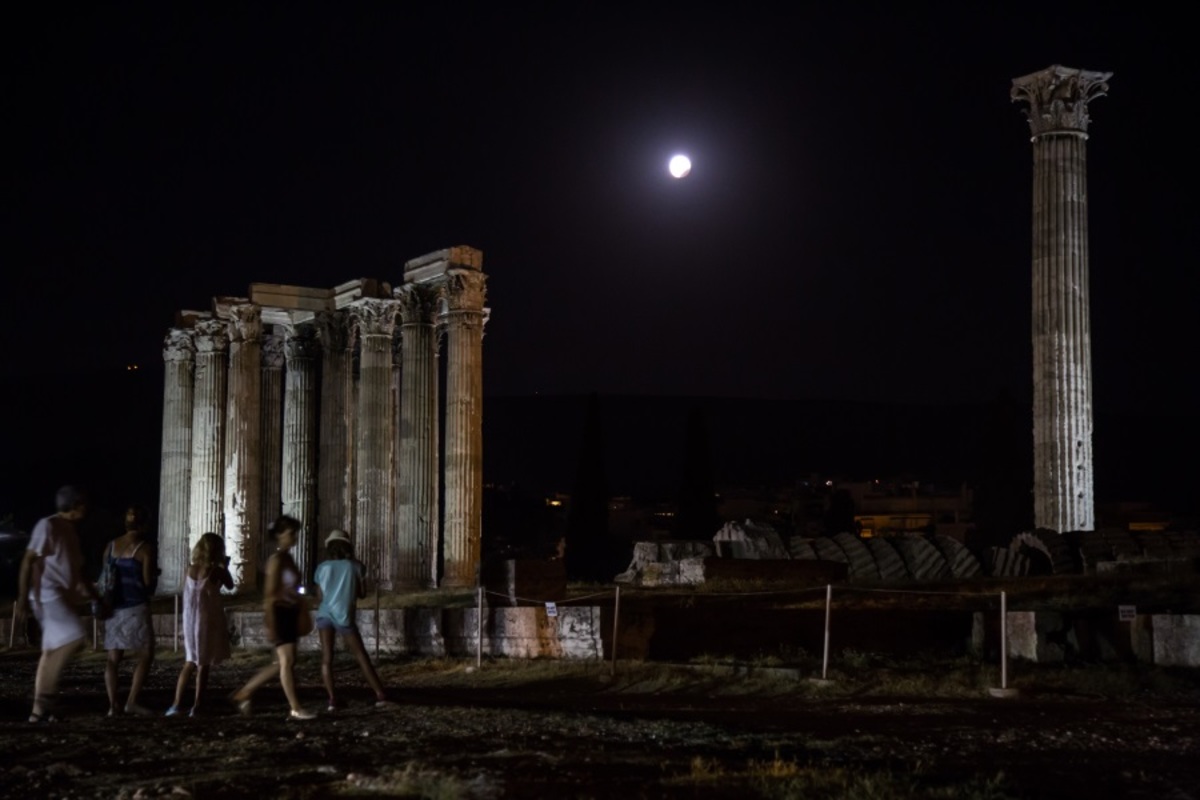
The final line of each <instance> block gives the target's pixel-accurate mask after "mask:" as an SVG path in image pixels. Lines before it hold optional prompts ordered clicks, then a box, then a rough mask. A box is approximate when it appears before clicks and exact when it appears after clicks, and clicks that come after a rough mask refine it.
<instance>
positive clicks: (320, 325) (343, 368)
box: [317, 312, 354, 535]
mask: <svg viewBox="0 0 1200 800" xmlns="http://www.w3.org/2000/svg"><path fill="white" fill-rule="evenodd" d="M317 341H318V342H319V343H320V346H321V410H320V415H321V416H320V426H319V430H318V436H319V442H320V459H319V463H318V472H317V526H318V528H319V529H320V530H319V532H318V535H321V534H325V533H328V532H329V531H330V530H332V529H334V528H343V529H346V530H351V529H352V528H353V525H351V522H350V521H351V519H352V513H351V512H350V510H349V509H348V506H347V503H346V497H347V491H348V488H349V486H350V480H349V475H350V461H349V458H350V453H351V446H352V442H351V439H350V437H349V419H350V417H351V416H352V415H353V413H354V407H353V405H351V404H350V402H349V401H350V399H351V397H352V396H353V395H352V381H353V376H352V373H351V360H350V359H351V356H350V350H351V349H352V347H353V345H352V335H351V332H350V330H349V329H348V327H347V318H346V315H345V314H344V313H341V312H331V313H326V314H320V315H318V317H317Z"/></svg>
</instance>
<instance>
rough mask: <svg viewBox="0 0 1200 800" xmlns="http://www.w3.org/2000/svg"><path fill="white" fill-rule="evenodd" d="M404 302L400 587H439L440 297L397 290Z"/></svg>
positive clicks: (412, 289) (409, 289)
mask: <svg viewBox="0 0 1200 800" xmlns="http://www.w3.org/2000/svg"><path fill="white" fill-rule="evenodd" d="M397 296H398V297H399V298H400V300H401V305H400V313H401V319H402V323H401V335H400V340H401V342H400V344H401V349H402V360H403V362H404V367H403V370H402V373H401V376H400V419H399V422H400V453H399V458H398V459H397V460H398V462H399V467H398V471H399V483H400V487H399V488H400V491H399V497H398V499H397V513H398V514H399V516H400V520H399V524H398V525H397V529H398V533H399V537H398V541H397V548H396V560H397V567H396V570H397V584H398V586H399V587H403V588H422V589H431V588H435V587H436V586H437V552H438V550H437V548H438V537H439V534H440V529H439V525H438V521H439V515H438V503H437V481H438V446H437V445H438V439H437V408H438V373H437V337H436V335H435V332H434V324H435V312H436V303H437V294H436V293H435V292H434V291H433V290H431V289H428V288H427V287H421V286H415V285H414V286H405V287H403V288H402V289H398V290H397Z"/></svg>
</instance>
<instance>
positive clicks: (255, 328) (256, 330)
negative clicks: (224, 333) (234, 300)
mask: <svg viewBox="0 0 1200 800" xmlns="http://www.w3.org/2000/svg"><path fill="white" fill-rule="evenodd" d="M262 332H263V326H262V307H261V306H256V305H251V304H249V303H247V304H245V305H236V306H230V307H229V341H231V342H235V343H241V342H257V341H259V340H260V339H262Z"/></svg>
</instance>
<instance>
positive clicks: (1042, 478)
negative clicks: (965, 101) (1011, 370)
mask: <svg viewBox="0 0 1200 800" xmlns="http://www.w3.org/2000/svg"><path fill="white" fill-rule="evenodd" d="M1111 75H1112V73H1108V72H1087V71H1084V70H1078V69H1068V68H1066V67H1060V66H1057V65H1055V66H1052V67H1049V68H1047V69H1044V70H1041V71H1040V72H1035V73H1033V74H1031V75H1026V76H1024V77H1022V78H1016V79H1015V80H1013V88H1012V95H1011V96H1012V99H1013V100H1014V101H1023V102H1026V103H1028V104H1029V109H1028V111H1027V116H1028V118H1029V126H1030V131H1031V133H1032V141H1033V332H1032V335H1033V451H1034V452H1033V457H1034V477H1033V480H1034V485H1033V497H1034V522H1035V524H1036V525H1037V527H1039V528H1049V529H1051V530H1055V531H1059V532H1060V533H1062V532H1066V531H1090V530H1093V529H1094V528H1095V497H1094V494H1093V485H1094V472H1093V463H1092V340H1091V323H1090V321H1089V312H1088V225H1087V151H1086V144H1087V142H1086V140H1087V128H1088V122H1089V117H1088V113H1087V104H1088V102H1089V101H1090V100H1092V99H1094V98H1096V97H1100V96H1102V95H1103V94H1104V93H1105V92H1106V91H1107V90H1108V83H1107V80H1108V78H1109V77H1111Z"/></svg>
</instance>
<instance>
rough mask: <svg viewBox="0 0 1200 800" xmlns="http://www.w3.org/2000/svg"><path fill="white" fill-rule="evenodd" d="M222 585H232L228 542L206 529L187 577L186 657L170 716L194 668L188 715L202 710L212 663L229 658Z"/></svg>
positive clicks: (180, 701) (179, 703)
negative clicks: (194, 683)
mask: <svg viewBox="0 0 1200 800" xmlns="http://www.w3.org/2000/svg"><path fill="white" fill-rule="evenodd" d="M222 588H225V589H232V588H233V576H232V575H230V574H229V557H228V556H226V555H225V542H224V540H223V539H221V537H220V536H217V535H216V534H215V533H206V534H204V535H203V536H201V537H200V541H198V542H196V546H195V547H194V548H192V563H191V565H190V566H189V567H188V571H187V578H186V579H185V584H184V589H183V649H184V653H185V657H186V659H187V661H186V662H185V663H184V665H183V669H181V670H180V671H179V680H178V682H176V684H175V702H174V703H172V704H171V707H170V708H168V709H167V716H168V717H173V716H175V715H176V714H181V713H183V711H182V709H181V706H182V705H183V693H184V692H185V691H187V685H188V681H190V680H191V679H192V672H195V673H196V695H195V699H194V700H193V701H192V710H191V711H190V712H188V716H191V717H194V716H196V715H197V714H198V713H200V708H201V704H200V701H201V698H202V697H203V695H204V689H205V688H206V687H207V686H208V670H209V667H212V666H215V665H217V664H220V663H221V662H222V661H224V660H225V659H227V658H229V628H228V627H227V626H226V624H225V607H224V606H223V605H222V604H221V589H222Z"/></svg>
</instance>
